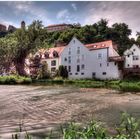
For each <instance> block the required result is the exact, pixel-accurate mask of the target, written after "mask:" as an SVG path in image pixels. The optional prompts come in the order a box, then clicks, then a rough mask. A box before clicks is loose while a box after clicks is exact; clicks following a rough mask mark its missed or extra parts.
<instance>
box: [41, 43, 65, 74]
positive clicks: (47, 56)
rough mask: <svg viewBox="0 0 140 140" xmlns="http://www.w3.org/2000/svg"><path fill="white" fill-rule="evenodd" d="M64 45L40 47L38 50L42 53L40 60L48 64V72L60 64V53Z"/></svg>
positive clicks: (53, 70)
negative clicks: (47, 47)
mask: <svg viewBox="0 0 140 140" xmlns="http://www.w3.org/2000/svg"><path fill="white" fill-rule="evenodd" d="M64 48H65V46H61V47H54V48H49V49H46V50H44V49H42V50H40V51H39V52H40V53H41V55H42V59H41V61H46V62H47V64H48V70H49V71H50V72H55V71H56V70H57V69H58V68H59V66H60V65H61V53H62V51H63V50H64Z"/></svg>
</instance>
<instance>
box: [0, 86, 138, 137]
mask: <svg viewBox="0 0 140 140" xmlns="http://www.w3.org/2000/svg"><path fill="white" fill-rule="evenodd" d="M139 108H140V93H137V94H131V93H123V94H120V93H118V91H115V90H109V89H76V88H73V87H62V86H53V87H51V86H0V136H1V138H11V134H13V133H14V132H15V131H16V129H17V128H19V124H20V122H21V120H22V121H23V123H24V126H25V127H26V129H27V131H29V132H32V133H37V132H39V133H41V134H43V133H44V134H45V133H46V131H47V130H48V129H52V128H54V127H56V126H60V124H63V123H65V122H66V121H70V120H73V121H78V122H86V121H87V120H91V119H96V120H98V121H102V122H105V124H106V125H107V126H113V125H114V123H118V121H119V117H120V114H121V112H123V111H127V112H129V113H131V114H132V115H133V116H135V117H137V118H139V117H140V109H139Z"/></svg>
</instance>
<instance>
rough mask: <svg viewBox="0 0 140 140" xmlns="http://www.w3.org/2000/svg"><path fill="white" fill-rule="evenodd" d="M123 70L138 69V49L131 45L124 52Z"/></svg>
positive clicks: (139, 66)
mask: <svg viewBox="0 0 140 140" xmlns="http://www.w3.org/2000/svg"><path fill="white" fill-rule="evenodd" d="M124 57H125V64H124V67H125V68H140V47H139V46H137V45H133V46H132V47H131V48H130V49H127V50H126V51H125V52H124Z"/></svg>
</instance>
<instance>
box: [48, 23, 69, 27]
mask: <svg viewBox="0 0 140 140" xmlns="http://www.w3.org/2000/svg"><path fill="white" fill-rule="evenodd" d="M66 25H68V26H69V25H70V24H65V23H63V24H53V25H48V26H47V28H48V27H57V26H66Z"/></svg>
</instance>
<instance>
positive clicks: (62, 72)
mask: <svg viewBox="0 0 140 140" xmlns="http://www.w3.org/2000/svg"><path fill="white" fill-rule="evenodd" d="M58 75H59V76H61V77H62V78H68V71H67V68H66V67H64V66H63V65H60V66H59V69H58Z"/></svg>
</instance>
